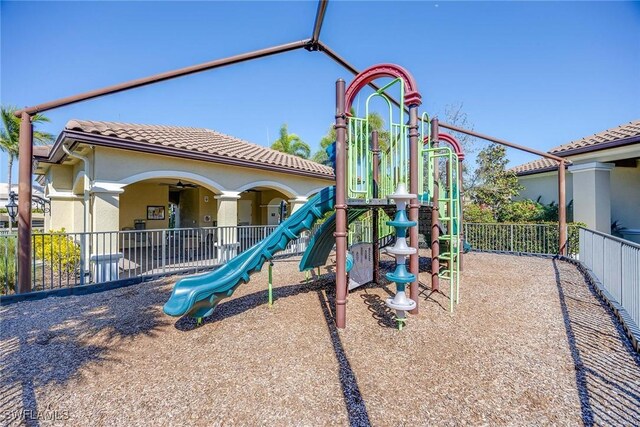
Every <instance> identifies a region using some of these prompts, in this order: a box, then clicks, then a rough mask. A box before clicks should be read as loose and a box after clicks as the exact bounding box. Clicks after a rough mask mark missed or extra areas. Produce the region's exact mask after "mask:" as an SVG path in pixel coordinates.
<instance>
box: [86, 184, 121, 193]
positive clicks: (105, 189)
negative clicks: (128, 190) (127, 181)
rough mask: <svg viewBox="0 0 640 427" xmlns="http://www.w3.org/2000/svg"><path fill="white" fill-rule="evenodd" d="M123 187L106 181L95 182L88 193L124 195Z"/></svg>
mask: <svg viewBox="0 0 640 427" xmlns="http://www.w3.org/2000/svg"><path fill="white" fill-rule="evenodd" d="M123 187H124V185H123V184H120V183H117V182H108V181H95V182H94V183H93V185H92V186H91V188H90V189H89V192H90V193H112V194H120V193H124V188H123Z"/></svg>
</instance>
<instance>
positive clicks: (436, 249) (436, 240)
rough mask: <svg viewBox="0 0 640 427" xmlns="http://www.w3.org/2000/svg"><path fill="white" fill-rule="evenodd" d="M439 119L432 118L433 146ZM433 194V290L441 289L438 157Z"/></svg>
mask: <svg viewBox="0 0 640 427" xmlns="http://www.w3.org/2000/svg"><path fill="white" fill-rule="evenodd" d="M439 134H440V128H439V127H438V119H437V118H435V117H434V118H433V119H431V146H432V148H436V147H438V145H439V143H438V139H439V138H440V137H439V136H438V135H439ZM432 173H433V194H432V195H431V198H432V202H431V291H432V292H433V291H438V290H440V276H439V275H438V274H439V273H440V258H439V256H440V228H439V225H438V223H439V222H440V212H439V209H440V208H439V199H440V181H439V180H440V177H439V175H440V173H439V171H438V159H437V158H436V160H435V162H433V172H432Z"/></svg>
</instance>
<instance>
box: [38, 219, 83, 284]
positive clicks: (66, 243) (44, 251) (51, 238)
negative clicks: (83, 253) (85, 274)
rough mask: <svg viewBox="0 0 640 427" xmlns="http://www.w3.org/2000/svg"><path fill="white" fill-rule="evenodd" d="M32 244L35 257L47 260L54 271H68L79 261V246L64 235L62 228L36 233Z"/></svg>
mask: <svg viewBox="0 0 640 427" xmlns="http://www.w3.org/2000/svg"><path fill="white" fill-rule="evenodd" d="M33 246H34V250H35V254H36V257H37V258H39V259H43V260H46V261H48V263H49V265H50V266H51V268H52V269H53V270H54V271H60V272H65V273H70V272H72V271H73V270H74V269H75V268H76V266H77V265H78V264H79V262H80V246H79V245H78V244H77V243H75V242H74V241H73V239H71V238H70V237H68V236H66V234H65V230H64V228H63V229H61V230H59V231H53V230H52V231H50V232H49V234H40V235H36V236H35V237H34V240H33Z"/></svg>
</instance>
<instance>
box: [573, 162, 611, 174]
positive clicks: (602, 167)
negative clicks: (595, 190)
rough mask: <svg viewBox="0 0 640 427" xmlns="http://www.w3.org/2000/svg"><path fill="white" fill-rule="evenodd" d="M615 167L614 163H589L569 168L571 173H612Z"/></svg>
mask: <svg viewBox="0 0 640 427" xmlns="http://www.w3.org/2000/svg"><path fill="white" fill-rule="evenodd" d="M614 167H615V165H614V164H612V163H601V162H589V163H581V164H579V165H571V166H569V172H571V173H576V172H591V171H610V170H611V169H613V168H614Z"/></svg>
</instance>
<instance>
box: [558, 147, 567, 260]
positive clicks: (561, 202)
mask: <svg viewBox="0 0 640 427" xmlns="http://www.w3.org/2000/svg"><path fill="white" fill-rule="evenodd" d="M564 167H565V164H564V160H562V161H560V162H558V228H559V230H558V236H559V239H560V241H559V242H558V253H559V254H560V255H567V249H568V248H567V199H566V193H565V170H564Z"/></svg>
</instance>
